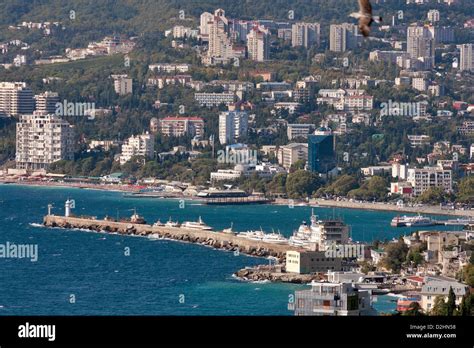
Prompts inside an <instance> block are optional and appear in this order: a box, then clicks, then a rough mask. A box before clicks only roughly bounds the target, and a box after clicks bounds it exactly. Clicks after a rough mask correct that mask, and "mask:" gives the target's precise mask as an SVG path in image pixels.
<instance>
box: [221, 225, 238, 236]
mask: <svg viewBox="0 0 474 348" xmlns="http://www.w3.org/2000/svg"><path fill="white" fill-rule="evenodd" d="M233 227H234V223H233V222H232V223H231V224H230V227H229V228H224V230H223V231H222V232H223V233H228V234H235V232H234V230H233Z"/></svg>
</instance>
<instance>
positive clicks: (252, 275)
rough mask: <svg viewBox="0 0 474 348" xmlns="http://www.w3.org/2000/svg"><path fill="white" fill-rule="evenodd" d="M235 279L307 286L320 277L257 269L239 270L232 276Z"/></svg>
mask: <svg viewBox="0 0 474 348" xmlns="http://www.w3.org/2000/svg"><path fill="white" fill-rule="evenodd" d="M234 275H235V276H236V277H237V278H239V279H242V280H245V281H255V282H261V281H270V282H282V283H293V284H308V283H311V281H313V280H320V279H321V277H320V276H319V275H317V274H296V273H285V272H276V271H271V270H262V269H259V268H258V267H257V268H245V269H241V270H240V271H238V272H237V273H235V274H234Z"/></svg>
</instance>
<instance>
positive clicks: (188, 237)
mask: <svg viewBox="0 0 474 348" xmlns="http://www.w3.org/2000/svg"><path fill="white" fill-rule="evenodd" d="M43 224H44V225H45V226H46V227H58V228H65V229H72V228H77V229H83V230H89V231H96V232H108V233H118V234H121V235H137V236H144V237H146V236H148V237H149V236H152V235H158V236H159V237H160V238H165V239H173V240H176V241H183V242H189V243H195V244H202V245H207V246H210V247H213V248H216V249H222V250H228V251H234V252H239V253H242V254H246V255H250V256H257V257H270V256H271V257H274V258H276V259H278V263H282V262H284V261H285V256H286V252H287V251H291V250H295V251H302V248H299V247H295V246H291V245H281V244H272V243H266V242H263V241H258V240H250V239H244V238H241V237H237V236H235V235H233V234H230V233H225V232H214V231H201V230H194V229H189V228H184V227H168V226H152V225H148V224H138V223H131V222H117V221H110V220H97V219H94V218H91V217H74V216H57V215H46V216H44V218H43Z"/></svg>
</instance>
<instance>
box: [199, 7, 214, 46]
mask: <svg viewBox="0 0 474 348" xmlns="http://www.w3.org/2000/svg"><path fill="white" fill-rule="evenodd" d="M213 18H214V16H213V14H212V13H209V12H204V13H202V14H201V18H200V26H199V34H200V35H201V38H202V39H203V40H204V41H209V32H210V24H211V23H212V20H213Z"/></svg>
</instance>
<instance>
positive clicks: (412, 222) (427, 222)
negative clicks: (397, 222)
mask: <svg viewBox="0 0 474 348" xmlns="http://www.w3.org/2000/svg"><path fill="white" fill-rule="evenodd" d="M435 225H436V221H434V220H432V219H431V218H429V217H425V216H421V215H417V216H413V217H411V218H409V219H408V222H407V223H406V226H407V227H426V226H435Z"/></svg>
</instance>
